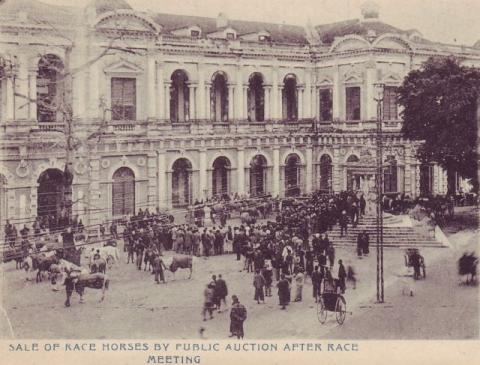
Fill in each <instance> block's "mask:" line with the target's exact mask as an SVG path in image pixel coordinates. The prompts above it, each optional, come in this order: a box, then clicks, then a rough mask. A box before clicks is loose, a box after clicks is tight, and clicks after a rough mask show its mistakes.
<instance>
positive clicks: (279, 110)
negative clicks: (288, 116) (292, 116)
mask: <svg viewBox="0 0 480 365" xmlns="http://www.w3.org/2000/svg"><path fill="white" fill-rule="evenodd" d="M276 113H277V118H278V119H279V120H282V119H283V85H278V86H277V109H276Z"/></svg>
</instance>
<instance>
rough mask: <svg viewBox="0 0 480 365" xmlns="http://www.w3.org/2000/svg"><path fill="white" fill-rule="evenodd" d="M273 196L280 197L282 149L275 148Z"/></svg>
mask: <svg viewBox="0 0 480 365" xmlns="http://www.w3.org/2000/svg"><path fill="white" fill-rule="evenodd" d="M272 180H273V181H272V196H273V197H276V196H279V195H280V148H279V147H278V146H275V147H273V170H272Z"/></svg>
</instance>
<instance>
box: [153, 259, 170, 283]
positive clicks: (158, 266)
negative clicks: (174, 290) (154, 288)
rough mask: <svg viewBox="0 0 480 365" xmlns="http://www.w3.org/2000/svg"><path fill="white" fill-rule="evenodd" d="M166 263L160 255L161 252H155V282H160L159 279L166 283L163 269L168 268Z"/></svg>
mask: <svg viewBox="0 0 480 365" xmlns="http://www.w3.org/2000/svg"><path fill="white" fill-rule="evenodd" d="M166 269H167V268H166V267H165V264H164V263H163V261H162V258H161V257H160V254H159V253H157V254H155V258H154V259H153V272H154V274H155V282H156V283H157V284H160V281H159V279H160V280H161V281H162V282H163V283H164V284H165V275H164V274H163V270H166Z"/></svg>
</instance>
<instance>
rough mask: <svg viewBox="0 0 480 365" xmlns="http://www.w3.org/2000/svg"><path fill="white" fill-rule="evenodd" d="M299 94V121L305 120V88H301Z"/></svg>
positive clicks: (298, 90)
mask: <svg viewBox="0 0 480 365" xmlns="http://www.w3.org/2000/svg"><path fill="white" fill-rule="evenodd" d="M297 92H298V119H299V120H300V119H303V86H299V87H298V89H297Z"/></svg>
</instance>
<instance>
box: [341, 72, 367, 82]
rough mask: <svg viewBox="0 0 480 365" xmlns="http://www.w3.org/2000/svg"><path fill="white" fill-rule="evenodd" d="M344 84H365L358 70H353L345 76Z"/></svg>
mask: <svg viewBox="0 0 480 365" xmlns="http://www.w3.org/2000/svg"><path fill="white" fill-rule="evenodd" d="M343 80H344V81H343V82H345V83H346V84H357V83H362V82H363V76H362V74H361V73H360V72H358V71H356V70H351V71H349V72H347V73H345V74H344V75H343Z"/></svg>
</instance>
